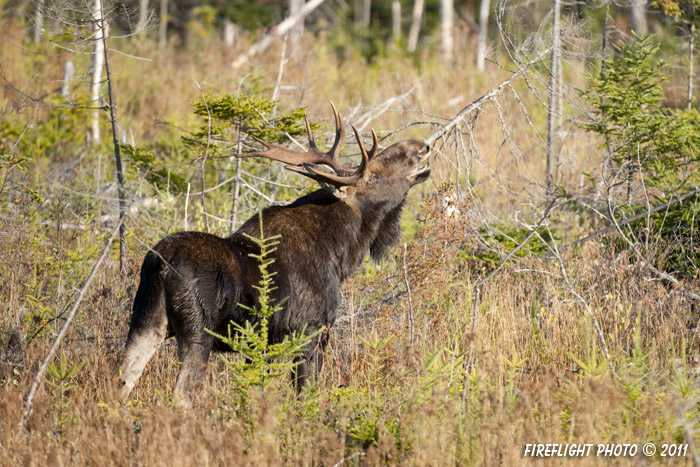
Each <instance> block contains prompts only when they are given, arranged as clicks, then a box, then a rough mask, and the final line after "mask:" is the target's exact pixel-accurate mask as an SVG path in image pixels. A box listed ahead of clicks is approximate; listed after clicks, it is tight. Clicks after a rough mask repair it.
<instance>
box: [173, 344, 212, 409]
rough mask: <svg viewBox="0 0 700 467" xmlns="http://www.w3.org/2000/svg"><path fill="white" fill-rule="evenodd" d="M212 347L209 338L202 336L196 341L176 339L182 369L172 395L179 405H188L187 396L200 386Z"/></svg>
mask: <svg viewBox="0 0 700 467" xmlns="http://www.w3.org/2000/svg"><path fill="white" fill-rule="evenodd" d="M212 347H213V339H212V338H211V336H202V339H199V340H198V341H190V340H184V339H178V355H179V357H180V362H181V363H182V368H181V369H180V373H179V374H178V375H177V381H176V382H175V389H174V390H173V395H174V396H175V398H176V399H179V401H180V403H181V404H183V405H188V398H189V396H191V395H192V394H194V393H195V390H197V389H198V388H199V386H200V385H201V384H202V380H203V379H204V375H205V373H206V369H207V364H208V363H209V354H210V353H211V350H212Z"/></svg>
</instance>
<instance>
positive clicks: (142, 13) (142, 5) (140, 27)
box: [134, 0, 148, 34]
mask: <svg viewBox="0 0 700 467" xmlns="http://www.w3.org/2000/svg"><path fill="white" fill-rule="evenodd" d="M147 24H148V0H139V20H138V23H136V30H135V31H134V32H135V33H136V34H138V33H140V32H143V31H144V30H145V29H146V25H147Z"/></svg>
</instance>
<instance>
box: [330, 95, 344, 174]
mask: <svg viewBox="0 0 700 467" xmlns="http://www.w3.org/2000/svg"><path fill="white" fill-rule="evenodd" d="M331 107H333V116H334V117H335V141H334V142H333V147H332V148H331V150H330V151H328V153H327V154H328V158H329V159H330V160H332V161H333V162H334V163H336V164H337V165H340V163H339V162H338V154H339V153H340V149H341V148H342V147H343V144H344V143H345V124H344V123H343V119H342V118H341V117H340V113H338V109H336V108H335V104H333V101H331Z"/></svg>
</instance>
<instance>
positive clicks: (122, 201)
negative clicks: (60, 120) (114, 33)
mask: <svg viewBox="0 0 700 467" xmlns="http://www.w3.org/2000/svg"><path fill="white" fill-rule="evenodd" d="M93 20H94V21H95V29H99V31H100V32H99V34H95V36H96V37H97V36H99V38H100V39H99V42H101V43H102V48H101V50H102V56H103V59H104V65H105V72H106V73H107V96H108V98H109V117H110V122H111V124H112V143H113V144H114V162H115V164H116V168H117V186H118V192H119V272H120V273H121V274H122V275H124V274H126V237H125V229H124V222H125V218H126V193H125V191H124V170H123V168H122V157H121V151H120V147H119V138H118V137H117V106H116V104H115V102H114V90H113V89H112V73H111V71H110V69H109V54H108V49H107V22H106V21H105V19H104V9H103V6H102V0H95V3H94V10H93Z"/></svg>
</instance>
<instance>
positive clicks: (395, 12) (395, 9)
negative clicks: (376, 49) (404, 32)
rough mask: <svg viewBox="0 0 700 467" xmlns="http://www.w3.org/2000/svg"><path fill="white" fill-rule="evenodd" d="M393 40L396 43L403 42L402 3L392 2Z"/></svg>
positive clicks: (397, 0)
mask: <svg viewBox="0 0 700 467" xmlns="http://www.w3.org/2000/svg"><path fill="white" fill-rule="evenodd" d="M391 39H392V41H393V42H394V43H398V42H399V41H400V40H401V2H399V0H394V1H393V2H391Z"/></svg>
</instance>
